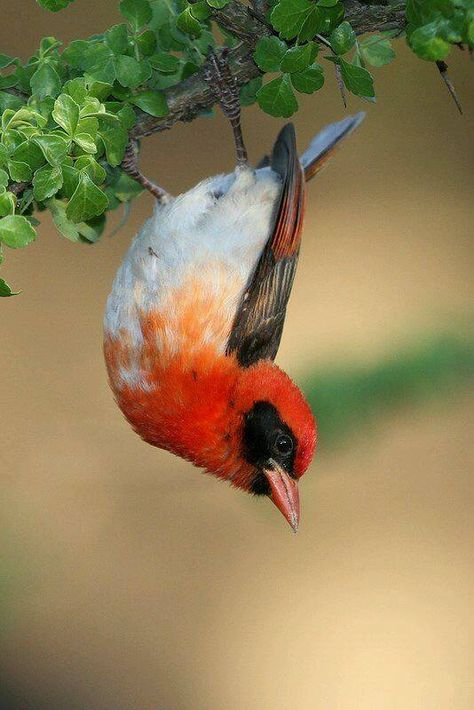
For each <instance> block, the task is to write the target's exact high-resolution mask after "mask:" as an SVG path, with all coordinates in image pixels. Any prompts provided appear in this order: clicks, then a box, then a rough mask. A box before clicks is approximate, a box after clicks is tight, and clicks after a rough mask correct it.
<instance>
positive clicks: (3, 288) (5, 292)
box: [0, 279, 20, 298]
mask: <svg viewBox="0 0 474 710" xmlns="http://www.w3.org/2000/svg"><path fill="white" fill-rule="evenodd" d="M19 293H20V291H12V288H11V286H9V285H8V284H7V282H6V281H4V280H3V279H0V298H6V297H7V296H18V294H19Z"/></svg>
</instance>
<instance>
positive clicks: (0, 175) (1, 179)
mask: <svg viewBox="0 0 474 710" xmlns="http://www.w3.org/2000/svg"><path fill="white" fill-rule="evenodd" d="M9 181H10V179H9V177H8V173H7V172H6V170H1V169H0V188H2V187H7V185H8V183H9Z"/></svg>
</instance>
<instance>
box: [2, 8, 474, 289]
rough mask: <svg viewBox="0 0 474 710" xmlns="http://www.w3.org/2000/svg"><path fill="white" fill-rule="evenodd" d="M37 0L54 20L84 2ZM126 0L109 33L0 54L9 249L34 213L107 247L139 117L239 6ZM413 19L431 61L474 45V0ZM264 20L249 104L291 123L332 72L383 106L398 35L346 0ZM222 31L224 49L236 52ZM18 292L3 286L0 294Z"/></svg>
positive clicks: (161, 104) (126, 194)
mask: <svg viewBox="0 0 474 710" xmlns="http://www.w3.org/2000/svg"><path fill="white" fill-rule="evenodd" d="M37 2H38V3H39V5H40V6H41V7H43V8H44V9H45V10H48V11H51V12H57V11H58V10H62V9H64V8H67V7H68V6H69V5H70V4H71V3H72V2H73V0H37ZM117 2H118V6H119V10H120V13H121V15H122V22H120V23H119V24H116V25H113V26H112V27H110V28H108V29H106V30H105V31H104V32H103V33H102V34H96V35H93V36H92V37H89V38H88V39H77V40H74V41H72V42H71V43H70V44H69V45H68V46H66V47H63V46H62V43H61V42H60V41H59V40H57V39H55V38H54V37H45V38H43V39H42V40H41V42H40V46H39V48H38V51H37V52H36V53H35V54H34V55H33V56H31V57H29V58H28V59H27V60H26V61H24V62H21V61H20V60H19V59H18V58H17V57H11V56H7V55H5V54H0V247H1V246H2V245H3V246H8V247H10V248H12V247H13V248H18V247H19V246H25V245H26V244H28V243H29V242H30V241H32V240H33V238H34V233H35V226H36V225H37V224H38V222H37V220H36V219H35V218H34V217H33V213H35V212H42V211H44V210H49V211H50V213H51V215H52V218H53V220H54V223H55V224H56V226H57V228H58V231H59V232H60V234H62V235H63V236H64V237H65V238H67V239H70V240H72V241H76V242H88V243H90V242H95V241H97V239H98V238H99V237H100V235H101V233H102V231H103V229H104V225H105V217H106V214H107V212H108V211H110V210H113V209H116V208H117V207H118V206H119V205H120V204H122V203H127V202H129V201H130V200H132V199H133V198H134V197H136V196H137V195H138V194H139V193H140V192H141V188H140V187H139V186H138V185H137V184H136V183H135V182H134V181H133V180H131V179H130V178H128V177H127V176H126V175H124V174H123V173H122V172H121V170H120V164H121V162H122V159H123V157H124V154H125V150H126V147H127V144H128V140H129V131H130V129H131V128H133V126H134V124H135V122H136V120H137V114H138V115H139V114H140V113H141V112H144V113H145V114H149V115H150V116H154V117H157V118H161V117H164V116H166V115H167V113H168V111H169V109H168V104H167V98H166V93H165V92H166V90H167V89H169V88H170V87H173V86H175V85H176V84H178V83H180V82H181V81H183V80H185V79H187V78H188V77H189V76H191V75H192V74H194V73H195V72H197V71H199V68H200V67H201V66H202V64H203V63H204V61H205V60H206V57H207V54H208V51H209V47H215V45H216V40H215V33H214V29H215V25H214V24H213V17H215V14H214V13H218V12H219V11H220V10H222V8H225V6H226V5H227V4H228V2H229V0H193V1H192V2H190V1H188V0H120V1H119V0H117ZM406 13H407V20H408V26H407V31H406V34H407V40H408V43H409V45H410V47H411V48H412V49H413V51H414V52H415V53H416V54H417V55H418V56H419V57H421V58H422V59H425V60H431V61H435V60H440V59H444V58H445V57H446V55H447V53H448V52H449V50H450V48H451V46H452V45H453V44H463V45H467V46H468V47H469V48H471V49H472V48H473V47H474V0H430V2H428V1H427V0H407V5H406ZM217 19H218V18H217ZM267 21H268V23H269V26H270V27H271V28H273V34H271V35H269V36H265V37H262V38H261V39H259V40H258V42H257V43H256V46H255V51H254V55H253V56H254V60H255V63H256V65H257V66H258V68H259V69H260V72H261V76H258V77H256V78H254V79H252V80H251V81H249V82H248V83H247V84H246V85H244V86H243V87H242V88H241V91H240V98H241V102H242V105H244V106H249V105H251V104H252V103H255V102H257V103H258V104H259V106H260V107H261V108H262V109H263V110H264V111H265V112H266V113H268V114H270V115H272V116H276V117H284V118H286V117H289V116H291V115H293V114H294V113H295V112H296V111H297V110H298V98H297V96H298V94H300V93H303V94H312V93H314V92H316V91H319V89H321V87H322V86H323V84H324V81H325V73H326V72H327V71H330V70H331V66H332V68H333V70H334V66H333V65H337V74H338V78H339V80H342V82H343V83H344V84H345V87H346V89H347V90H348V91H350V92H351V93H353V94H355V95H356V96H359V97H361V98H363V99H366V100H370V101H373V100H374V97H375V89H374V81H373V77H372V75H371V73H370V71H369V70H370V68H371V67H376V68H378V67H382V66H384V65H385V64H388V63H389V62H391V61H392V60H393V59H394V56H395V54H394V51H393V49H392V45H391V39H392V37H393V33H392V34H391V33H387V32H386V33H383V34H371V35H368V36H367V37H364V38H357V37H356V34H355V32H354V29H353V27H351V25H350V23H349V22H348V21H347V19H345V18H344V5H343V3H342V2H341V0H271V2H270V10H269V12H268V15H267ZM220 31H221V34H223V36H224V40H225V44H226V46H228V47H234V46H235V45H236V44H237V43H238V41H239V40H238V38H236V37H234V36H233V35H232V34H231V33H230V32H229V31H228V30H225V29H223V28H222V27H220ZM316 59H318V61H316ZM12 227H15V229H18V237H17V240H15V239H14V238H13V237H12V233H11V232H12ZM2 260H3V252H0V262H1V261H2ZM13 293H14V292H13V291H12V290H11V288H10V287H9V286H8V285H7V284H6V283H5V282H4V281H0V296H9V295H12V294H13Z"/></svg>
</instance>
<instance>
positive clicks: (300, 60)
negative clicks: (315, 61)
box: [280, 43, 312, 74]
mask: <svg viewBox="0 0 474 710" xmlns="http://www.w3.org/2000/svg"><path fill="white" fill-rule="evenodd" d="M311 53H312V45H311V44H310V43H308V44H303V45H297V46H296V47H292V48H291V49H289V50H288V51H287V52H286V54H285V56H284V57H283V59H282V60H281V64H280V69H281V70H282V72H289V73H290V74H291V73H292V72H299V71H303V69H306V67H307V66H308V64H309V63H310V62H311Z"/></svg>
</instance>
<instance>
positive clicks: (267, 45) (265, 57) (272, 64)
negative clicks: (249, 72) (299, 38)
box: [253, 37, 288, 72]
mask: <svg viewBox="0 0 474 710" xmlns="http://www.w3.org/2000/svg"><path fill="white" fill-rule="evenodd" d="M287 49H288V47H287V45H286V44H285V42H282V40H281V39H278V37H262V38H261V39H259V40H258V42H257V44H256V47H255V52H254V54H253V58H254V60H255V63H256V65H257V66H258V67H259V68H260V69H261V70H262V71H263V72H274V71H278V70H279V68H280V62H281V60H282V59H283V57H284V55H285V52H286V50H287Z"/></svg>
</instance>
